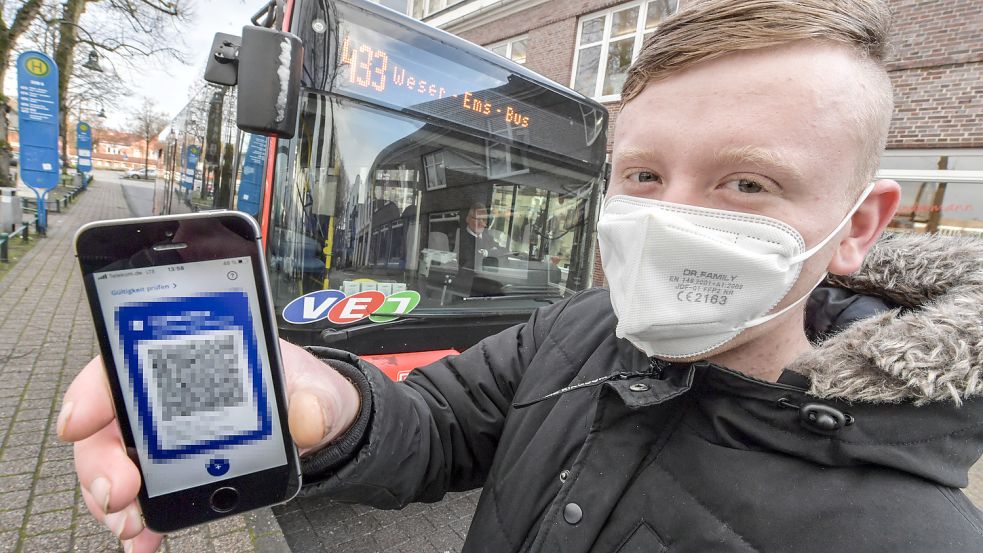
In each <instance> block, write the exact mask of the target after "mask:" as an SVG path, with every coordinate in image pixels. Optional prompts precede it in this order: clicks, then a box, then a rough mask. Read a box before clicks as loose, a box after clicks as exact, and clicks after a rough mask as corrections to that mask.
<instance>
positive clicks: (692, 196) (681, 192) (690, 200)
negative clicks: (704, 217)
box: [655, 183, 705, 205]
mask: <svg viewBox="0 0 983 553" xmlns="http://www.w3.org/2000/svg"><path fill="white" fill-rule="evenodd" d="M661 192H662V193H661V194H660V195H659V196H660V197H658V198H655V199H656V200H661V201H663V202H670V203H674V204H683V205H703V203H704V202H705V198H704V196H703V194H702V190H701V189H700V188H699V187H697V186H695V185H693V184H687V183H670V184H669V185H668V186H665V187H663V188H662V190H661Z"/></svg>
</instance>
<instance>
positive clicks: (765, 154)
mask: <svg viewBox="0 0 983 553" xmlns="http://www.w3.org/2000/svg"><path fill="white" fill-rule="evenodd" d="M715 159H716V161H717V163H721V164H724V165H753V166H755V167H759V168H762V169H777V170H779V171H781V172H784V173H786V174H788V175H789V176H791V177H792V178H794V179H797V180H802V179H803V175H802V171H800V170H799V168H798V167H797V166H796V165H795V164H794V163H792V162H791V161H789V160H788V159H787V158H785V157H783V156H782V155H781V154H780V153H778V152H776V151H774V150H769V149H767V148H760V147H758V146H740V147H735V148H724V149H723V150H720V151H718V152H717V154H716V156H715Z"/></svg>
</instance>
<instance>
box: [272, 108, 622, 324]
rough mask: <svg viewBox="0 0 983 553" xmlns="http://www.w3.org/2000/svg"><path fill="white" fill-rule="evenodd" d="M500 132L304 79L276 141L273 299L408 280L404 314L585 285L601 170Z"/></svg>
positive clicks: (533, 300) (474, 309) (540, 296)
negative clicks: (294, 111)
mask: <svg viewBox="0 0 983 553" xmlns="http://www.w3.org/2000/svg"><path fill="white" fill-rule="evenodd" d="M521 132H523V129H522V127H521V126H520V127H518V128H516V129H512V130H511V131H510V133H514V134H519V133H521ZM512 138H515V137H511V136H499V135H484V136H482V135H481V134H479V133H470V132H468V129H461V128H460V127H452V126H449V125H443V124H440V123H439V122H433V121H428V120H424V119H422V118H418V117H410V116H407V115H404V114H401V113H397V112H394V111H393V110H391V109H385V108H381V107H375V106H371V105H367V104H365V103H363V102H358V101H355V100H350V99H345V98H342V97H339V96H337V95H331V94H327V93H324V92H320V91H312V90H309V91H307V92H305V93H304V94H303V96H302V98H301V113H300V120H299V123H298V132H297V134H296V136H295V137H294V138H293V139H292V140H290V141H287V142H281V143H280V144H279V146H278V148H277V163H276V167H277V171H276V181H275V186H274V196H273V205H274V206H276V209H275V210H273V212H272V214H271V218H270V222H269V235H268V244H267V256H268V263H269V269H270V271H269V272H270V279H271V286H272V292H273V296H274V303H275V305H276V311H277V313H278V314H282V312H283V309H284V307H285V306H286V305H288V304H289V303H290V302H291V301H294V300H296V299H297V298H299V297H301V296H304V295H305V294H309V293H310V292H313V291H317V290H328V289H334V290H340V291H341V292H343V293H344V294H346V295H349V296H350V295H352V294H355V293H358V292H363V291H367V290H377V291H380V292H382V293H383V294H385V295H390V294H393V293H398V292H400V291H415V292H417V293H418V294H419V304H418V305H417V306H416V307H415V309H414V310H413V313H412V314H413V315H414V316H439V315H441V314H446V315H448V316H451V315H455V316H459V315H462V314H467V313H473V314H475V315H479V314H483V313H501V312H506V311H521V312H528V311H529V310H530V309H532V308H535V307H538V306H541V305H543V303H544V302H548V301H554V300H556V299H560V298H563V297H565V296H568V295H570V294H571V293H573V292H575V291H577V290H581V289H583V288H585V287H586V286H587V285H588V284H589V275H590V271H591V267H592V263H593V258H592V254H593V248H592V244H593V238H594V237H593V210H595V209H596V206H597V202H598V199H599V198H598V196H599V194H600V188H601V186H600V182H601V179H602V178H603V175H602V174H601V172H600V171H599V170H598V167H597V166H596V165H593V166H592V165H588V164H584V163H578V162H575V161H571V160H569V159H566V158H563V157H559V156H550V155H548V154H545V153H542V152H541V151H540V150H538V149H535V148H528V147H523V146H521V142H520V141H518V140H513V139H512ZM281 316H282V315H281ZM288 322H289V321H288ZM305 322H306V321H305ZM364 322H369V320H368V319H364ZM283 323H284V322H283V321H281V324H283ZM337 324H338V323H337V321H336V322H332V320H331V319H329V318H323V319H321V320H318V321H316V322H314V323H311V326H313V327H314V328H326V327H332V326H336V325H337Z"/></svg>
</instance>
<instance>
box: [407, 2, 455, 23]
mask: <svg viewBox="0 0 983 553" xmlns="http://www.w3.org/2000/svg"><path fill="white" fill-rule="evenodd" d="M463 1H464V0H414V3H415V4H416V5H415V6H414V8H415V9H414V10H413V16H414V17H417V18H421V19H422V18H424V17H429V16H431V15H433V14H435V13H437V12H439V11H442V10H445V9H447V8H449V7H451V6H454V5H457V4H460V3H461V2H463Z"/></svg>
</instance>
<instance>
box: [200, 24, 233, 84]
mask: <svg viewBox="0 0 983 553" xmlns="http://www.w3.org/2000/svg"><path fill="white" fill-rule="evenodd" d="M241 45H242V39H240V38H239V37H237V36H234V35H227V34H225V33H215V39H214V40H213V41H212V49H211V50H209V51H208V65H206V66H205V80H206V81H208V82H210V83H212V84H217V85H223V86H235V85H236V83H237V82H238V81H239V47H240V46H241Z"/></svg>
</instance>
